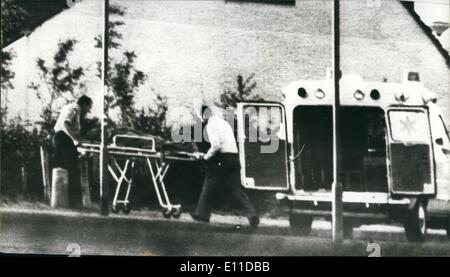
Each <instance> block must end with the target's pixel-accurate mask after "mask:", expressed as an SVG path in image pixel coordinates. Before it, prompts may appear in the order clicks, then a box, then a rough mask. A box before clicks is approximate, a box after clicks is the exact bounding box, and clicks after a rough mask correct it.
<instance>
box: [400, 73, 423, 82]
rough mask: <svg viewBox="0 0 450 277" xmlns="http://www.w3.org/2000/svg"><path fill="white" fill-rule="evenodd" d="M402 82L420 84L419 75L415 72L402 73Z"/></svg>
mask: <svg viewBox="0 0 450 277" xmlns="http://www.w3.org/2000/svg"><path fill="white" fill-rule="evenodd" d="M403 81H404V82H420V74H419V72H417V71H404V72H403Z"/></svg>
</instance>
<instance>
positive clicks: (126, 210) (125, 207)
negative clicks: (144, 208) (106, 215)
mask: <svg viewBox="0 0 450 277" xmlns="http://www.w3.org/2000/svg"><path fill="white" fill-rule="evenodd" d="M122 211H123V213H124V214H129V213H130V212H131V206H130V204H124V205H123V208H122Z"/></svg>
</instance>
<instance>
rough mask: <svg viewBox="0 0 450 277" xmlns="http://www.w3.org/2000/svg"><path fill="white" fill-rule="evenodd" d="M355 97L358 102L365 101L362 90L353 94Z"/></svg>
mask: <svg viewBox="0 0 450 277" xmlns="http://www.w3.org/2000/svg"><path fill="white" fill-rule="evenodd" d="M353 96H354V97H355V98H356V100H359V101H361V100H363V99H364V96H365V95H364V92H362V91H361V90H359V89H357V90H355V92H354V93H353Z"/></svg>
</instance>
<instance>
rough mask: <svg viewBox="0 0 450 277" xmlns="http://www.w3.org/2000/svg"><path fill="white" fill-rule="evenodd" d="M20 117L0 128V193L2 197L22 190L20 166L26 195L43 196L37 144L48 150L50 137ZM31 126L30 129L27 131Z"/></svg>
mask: <svg viewBox="0 0 450 277" xmlns="http://www.w3.org/2000/svg"><path fill="white" fill-rule="evenodd" d="M31 128H32V126H31V124H29V123H27V122H24V121H23V120H22V119H21V118H15V119H13V120H10V121H9V122H7V123H6V124H4V125H2V127H1V184H0V185H1V192H2V196H17V195H18V194H19V193H22V168H24V169H25V171H26V177H27V183H28V191H27V193H28V195H29V196H31V197H32V198H41V197H43V185H42V169H41V163H40V146H44V147H45V148H47V149H50V145H51V140H50V138H49V137H48V136H47V135H46V134H45V133H43V132H40V131H38V130H37V129H36V128H33V129H31ZM30 129H31V131H30Z"/></svg>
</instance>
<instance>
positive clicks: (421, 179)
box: [236, 72, 450, 241]
mask: <svg viewBox="0 0 450 277" xmlns="http://www.w3.org/2000/svg"><path fill="white" fill-rule="evenodd" d="M340 87H341V88H340V102H341V108H340V117H341V121H340V122H341V123H340V130H339V131H340V138H341V172H342V175H341V179H342V183H343V184H342V185H343V199H342V201H343V212H344V213H343V215H344V235H350V234H351V231H352V229H353V228H354V227H356V226H358V225H361V224H363V223H372V222H373V223H375V222H380V221H384V222H401V223H402V224H403V226H404V228H405V233H406V236H407V239H408V240H409V241H422V240H423V239H424V236H425V234H426V229H427V226H429V227H437V228H445V229H446V230H447V234H449V232H450V230H449V226H450V189H449V187H450V183H449V179H450V142H449V135H448V131H447V128H446V123H445V122H444V118H443V115H442V114H441V113H440V111H439V108H438V107H437V105H436V101H437V97H436V95H435V94H434V93H432V92H431V91H429V90H428V89H427V88H425V87H424V86H423V84H422V83H421V82H420V81H419V75H418V73H414V72H408V73H407V74H406V77H405V78H404V81H403V82H401V83H388V82H367V81H363V80H362V79H361V78H360V77H358V76H356V75H344V76H343V77H342V78H341V80H340ZM283 94H284V97H285V99H284V101H283V103H250V102H249V103H239V104H238V108H237V111H236V112H237V119H238V141H239V155H240V161H241V179H242V184H243V186H244V187H246V188H250V189H259V190H272V191H274V193H276V199H277V200H278V201H279V203H281V204H282V205H283V206H284V207H286V209H287V210H288V212H289V221H290V226H291V228H292V230H293V231H295V232H297V233H300V234H308V233H309V232H310V230H311V224H312V221H313V219H314V218H315V217H325V218H331V207H332V192H331V188H332V183H333V111H332V105H333V103H334V93H333V86H332V80H331V79H325V80H308V81H297V82H292V83H290V84H289V85H288V86H286V87H285V88H284V89H283ZM267 111H270V112H269V113H268V112H267ZM268 114H269V116H268ZM254 134H257V139H255V138H254ZM260 134H267V135H264V136H261V135H260ZM267 137H270V138H271V139H267ZM274 141H276V142H275V143H274ZM273 144H275V146H277V147H275V148H274V147H272V146H273Z"/></svg>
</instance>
